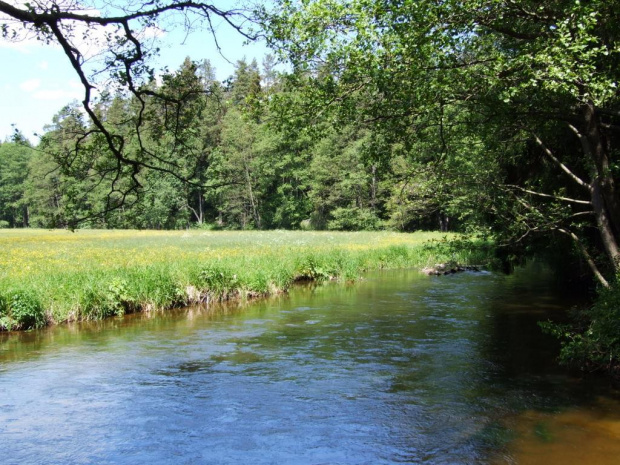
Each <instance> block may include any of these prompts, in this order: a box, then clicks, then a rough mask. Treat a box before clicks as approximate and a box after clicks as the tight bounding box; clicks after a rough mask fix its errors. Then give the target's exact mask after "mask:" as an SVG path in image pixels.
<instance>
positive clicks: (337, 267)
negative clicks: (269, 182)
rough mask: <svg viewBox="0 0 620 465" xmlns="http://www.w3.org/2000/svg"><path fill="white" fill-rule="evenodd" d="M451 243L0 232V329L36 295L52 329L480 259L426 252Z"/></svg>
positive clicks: (383, 235) (362, 235)
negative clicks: (380, 271) (308, 283)
mask: <svg viewBox="0 0 620 465" xmlns="http://www.w3.org/2000/svg"><path fill="white" fill-rule="evenodd" d="M453 237H454V236H452V235H446V234H444V233H442V234H440V233H428V232H420V233H415V234H402V233H390V232H352V233H336V232H295V231H253V232H237V231H235V232H230V231H229V232H227V231H127V230H123V231H110V230H103V231H101V230H78V231H76V232H69V231H64V230H53V231H46V230H30V229H28V230H0V326H3V327H9V328H10V327H20V326H21V327H24V326H27V325H24V324H20V322H18V321H16V320H15V319H14V318H13V319H12V317H11V315H12V310H11V308H13V307H15V308H17V307H18V306H19V305H22V303H20V302H25V301H27V302H31V300H32V299H34V300H32V302H36V303H37V306H36V307H37V310H36V311H38V312H44V320H37V321H47V322H50V323H53V322H62V321H68V320H74V319H98V318H103V317H106V316H109V315H113V314H122V313H124V312H126V311H139V310H148V309H156V308H157V309H159V308H168V307H171V306H177V305H183V304H187V303H192V302H197V301H213V300H219V299H226V298H230V297H244V296H255V295H261V294H268V293H274V292H280V291H283V290H286V289H287V288H288V287H289V286H290V285H291V283H292V282H294V281H295V280H297V279H302V278H306V279H327V278H335V279H356V278H357V277H359V275H360V273H362V272H364V271H365V270H368V269H377V268H395V267H413V266H415V267H423V266H426V265H429V264H432V263H436V262H438V261H447V260H457V261H460V262H462V263H467V262H471V261H472V260H474V261H480V258H479V257H475V258H474V256H473V255H472V254H475V253H477V252H475V251H473V250H462V251H456V252H455V250H453V248H452V249H450V248H449V247H429V246H428V244H429V241H431V242H433V243H435V244H437V243H445V241H444V239H446V238H448V239H449V238H453ZM455 253H458V255H459V256H455ZM20 295H22V296H23V295H27V296H28V298H29V299H30V298H32V299H31V300H28V299H26V300H24V299H23V298H21V297H19V296H20ZM15 296H17V297H15ZM18 297H19V298H18ZM20 298H21V299H22V300H19V299H20ZM16 299H17V300H16ZM11 302H17V303H13V304H11ZM23 305H25V304H23ZM23 305H22V306H23ZM29 305H30V304H29ZM32 305H34V304H32ZM12 306H13V307H12ZM29 308H30V307H27V308H26V310H24V311H26V312H27V311H30V310H28V309H29ZM33 311H34V310H33Z"/></svg>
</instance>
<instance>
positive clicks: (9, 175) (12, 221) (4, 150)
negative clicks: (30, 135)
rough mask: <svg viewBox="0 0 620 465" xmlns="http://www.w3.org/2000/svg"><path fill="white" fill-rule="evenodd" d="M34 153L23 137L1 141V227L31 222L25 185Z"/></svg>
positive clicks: (25, 224) (24, 224)
mask: <svg viewBox="0 0 620 465" xmlns="http://www.w3.org/2000/svg"><path fill="white" fill-rule="evenodd" d="M18 136H19V134H18ZM32 154H33V150H32V147H31V146H30V144H29V143H28V142H27V141H26V140H25V139H23V138H21V137H18V138H17V139H15V140H14V141H12V142H4V143H0V227H2V226H6V227H10V228H14V227H17V226H22V227H25V226H28V224H29V221H30V220H29V210H28V203H27V201H26V198H25V186H26V179H27V177H28V172H29V171H28V164H29V162H30V159H31V158H32Z"/></svg>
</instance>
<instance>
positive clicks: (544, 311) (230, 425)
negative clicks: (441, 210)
mask: <svg viewBox="0 0 620 465" xmlns="http://www.w3.org/2000/svg"><path fill="white" fill-rule="evenodd" d="M573 304H574V299H573V297H572V296H571V294H570V292H568V291H567V290H565V289H562V288H561V287H558V286H557V285H555V284H554V280H553V277H552V275H551V274H550V273H549V272H547V271H545V270H544V269H542V268H541V269H539V268H536V267H530V268H529V269H527V270H518V271H517V273H515V274H513V275H510V276H506V275H501V274H495V273H488V272H480V273H475V272H466V273H460V274H456V275H451V276H445V277H427V276H423V275H421V274H420V273H418V272H417V271H413V270H411V271H397V272H386V273H374V274H370V275H368V276H367V277H366V279H364V280H363V281H360V282H358V283H355V284H351V285H343V284H335V283H328V284H325V285H321V286H309V287H299V288H296V289H294V290H292V291H291V292H290V293H289V294H287V295H283V296H279V297H276V298H272V299H268V300H264V301H260V302H255V303H252V304H250V305H246V306H242V308H239V306H229V307H223V308H216V309H214V308H211V309H204V308H187V309H181V310H178V311H171V312H166V313H154V314H148V315H147V314H142V315H132V316H128V317H124V318H117V319H111V320H107V321H103V322H98V323H88V324H76V325H69V326H58V327H52V328H48V329H45V330H41V331H33V332H28V333H23V334H5V335H2V336H1V338H0V451H1V452H0V462H1V463H3V464H30V463H32V464H35V463H36V464H57V463H58V464H61V463H62V464H90V463H96V464H108V463H109V464H144V463H152V464H160V463H161V464H164V463H166V464H167V463H187V464H200V463H205V464H271V463H273V464H288V463H290V464H383V463H385V464H387V463H416V464H417V463H420V464H478V463H488V464H521V463H523V464H544V465H554V464H562V465H567V464H573V463H574V464H603V465H605V464H617V463H619V462H618V460H620V459H619V457H620V395H619V394H618V393H617V392H615V391H613V390H612V389H611V388H610V387H609V386H608V383H606V382H605V381H603V380H596V379H592V378H583V379H582V378H580V377H575V376H569V375H568V374H567V373H566V372H565V371H564V370H563V369H561V368H558V367H557V366H556V364H555V362H554V357H555V356H556V355H557V345H556V343H555V341H553V340H551V339H550V338H549V337H548V336H545V335H543V334H541V332H540V330H539V328H538V327H537V325H536V322H537V321H539V320H545V319H547V318H549V317H558V316H560V315H563V314H564V312H565V311H566V309H567V308H569V307H570V306H571V305H573Z"/></svg>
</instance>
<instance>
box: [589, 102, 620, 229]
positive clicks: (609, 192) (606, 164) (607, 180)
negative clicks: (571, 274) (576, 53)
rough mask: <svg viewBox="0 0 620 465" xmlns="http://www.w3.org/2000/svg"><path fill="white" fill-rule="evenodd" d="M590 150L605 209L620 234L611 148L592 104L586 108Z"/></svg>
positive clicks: (618, 207)
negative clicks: (610, 154) (610, 157)
mask: <svg viewBox="0 0 620 465" xmlns="http://www.w3.org/2000/svg"><path fill="white" fill-rule="evenodd" d="M584 117H585V122H586V138H587V141H588V145H589V147H588V150H589V152H590V156H591V158H592V161H593V162H594V164H595V166H596V171H597V174H598V179H599V184H600V188H601V189H600V190H601V192H600V193H601V196H602V199H603V202H604V208H605V209H606V210H607V212H608V216H609V222H610V225H611V228H612V231H613V233H614V234H615V235H616V237H617V235H619V234H620V198H619V197H620V196H619V195H618V191H617V188H616V185H615V182H614V178H613V176H612V173H611V163H610V159H609V150H608V149H609V147H608V144H607V143H606V141H605V137H604V135H603V133H602V131H601V122H600V119H599V117H598V115H597V114H596V108H595V106H594V104H593V103H592V102H589V103H588V104H587V105H585V107H584Z"/></svg>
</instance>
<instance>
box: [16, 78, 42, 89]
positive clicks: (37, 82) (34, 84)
mask: <svg viewBox="0 0 620 465" xmlns="http://www.w3.org/2000/svg"><path fill="white" fill-rule="evenodd" d="M40 86H41V79H36V78H35V79H28V80H27V81H24V82H22V83H21V84H20V85H19V88H20V89H21V90H23V91H25V92H34V91H35V90H37V89H38V88H39V87H40Z"/></svg>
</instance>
